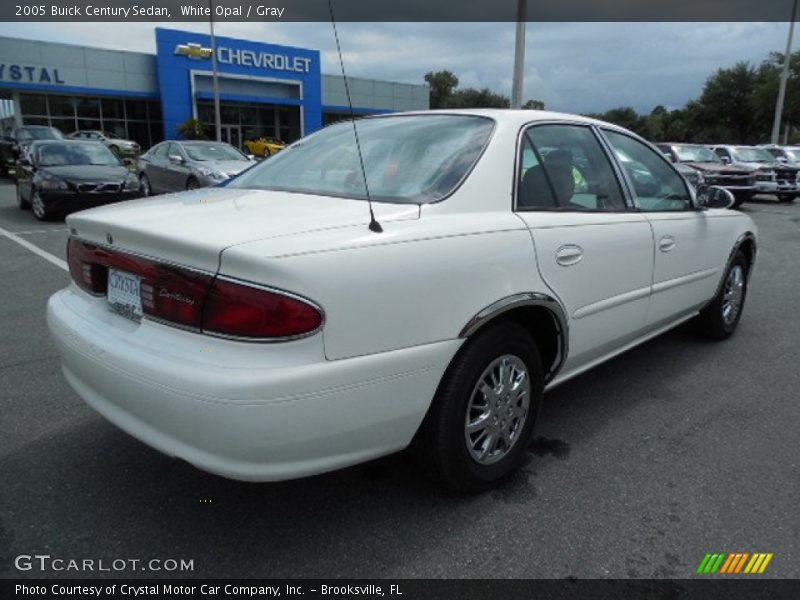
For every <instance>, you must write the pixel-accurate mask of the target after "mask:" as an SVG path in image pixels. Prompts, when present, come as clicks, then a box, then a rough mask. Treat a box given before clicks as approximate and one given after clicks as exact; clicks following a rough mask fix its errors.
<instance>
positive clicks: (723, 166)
mask: <svg viewBox="0 0 800 600" xmlns="http://www.w3.org/2000/svg"><path fill="white" fill-rule="evenodd" d="M657 147H658V148H659V150H661V152H663V153H664V155H665V156H667V157H668V158H669V159H670V160H671V161H672V162H673V163H675V165H676V166H678V165H680V169H679V170H681V172H682V174H684V176H685V177H686V178H687V179H689V181H690V183H692V184H693V185H695V186H697V185H698V184H699V183H705V184H707V185H717V186H720V187H723V188H725V189H727V190H729V191H730V192H731V193H733V195H734V197H735V199H736V202H735V204H734V207H738V206H741V204H742V203H744V202H746V201H747V200H749V199H750V198H751V197H752V196H753V195H755V194H771V195H774V196H777V198H778V200H779V201H781V202H791V201H793V200H794V199H795V198H796V197H798V196H800V161H798V156H800V149H795V148H792V147H783V146H733V145H725V144H719V145H710V146H703V145H700V144H677V143H662V144H657ZM687 169H689V170H692V171H695V173H689V172H688V171H687Z"/></svg>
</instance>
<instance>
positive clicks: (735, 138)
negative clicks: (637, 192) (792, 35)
mask: <svg viewBox="0 0 800 600" xmlns="http://www.w3.org/2000/svg"><path fill="white" fill-rule="evenodd" d="M782 68H783V55H782V54H779V53H777V52H773V53H771V54H770V55H769V57H768V58H767V59H766V60H764V61H763V62H762V63H761V65H759V66H757V67H756V66H753V65H751V64H749V63H745V62H739V63H736V64H735V65H733V66H732V67H728V68H724V69H718V70H717V71H716V72H715V73H714V74H712V75H711V76H710V77H709V78H708V79H707V80H706V83H705V85H704V86H703V92H702V93H701V94H700V97H699V98H697V99H695V100H690V101H689V102H687V103H686V106H684V107H683V108H680V109H676V110H668V109H667V108H665V107H663V106H656V107H655V108H654V109H653V110H652V112H651V113H650V114H649V115H647V116H641V115H638V114H637V113H636V111H634V110H633V109H631V108H630V107H625V108H614V109H612V110H609V111H606V112H604V113H602V114H592V115H587V116H591V117H595V118H598V119H601V120H604V121H609V122H611V123H616V124H618V125H621V126H622V127H627V128H629V129H631V130H633V131H635V132H637V133H639V134H640V135H642V136H644V137H646V138H647V139H649V140H651V141H654V142H697V143H718V144H725V143H729V144H759V143H764V142H766V141H768V140H769V137H770V134H771V132H772V119H773V116H774V111H775V100H776V98H777V96H778V84H779V80H780V72H781V69H782ZM782 124H783V126H784V127H785V126H786V125H787V124H788V126H789V131H790V132H791V133H790V136H789V140H790V142H792V141H793V140H794V141H800V133H796V130H797V128H798V126H800V51H797V52H795V53H793V54H792V58H791V64H790V65H789V79H788V81H787V86H786V104H785V106H784V110H783V123H782ZM782 134H783V130H782V131H781V135H782ZM792 143H793V142H792Z"/></svg>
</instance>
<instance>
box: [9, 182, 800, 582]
mask: <svg viewBox="0 0 800 600" xmlns="http://www.w3.org/2000/svg"><path fill="white" fill-rule="evenodd" d="M744 210H745V212H747V213H749V214H750V215H751V216H752V217H753V218H754V219H755V221H756V223H757V224H758V226H759V229H760V238H759V255H758V263H757V266H756V271H755V273H754V275H753V278H752V280H751V283H750V289H749V295H748V298H747V304H746V307H745V311H744V315H743V318H742V321H741V323H740V325H739V330H738V331H737V333H736V334H735V335H734V336H733V337H732V338H731V339H730V340H728V341H726V342H723V343H713V342H708V341H705V340H702V339H698V338H696V337H694V335H693V334H692V333H691V331H690V330H689V328H687V327H683V328H680V329H678V330H675V331H673V332H670V333H668V334H665V335H663V336H661V337H659V338H657V339H655V340H653V341H651V342H648V343H646V344H644V345H642V346H640V347H638V348H635V349H633V350H631V351H629V352H627V353H625V354H623V355H622V356H620V357H618V358H616V359H614V360H612V361H610V362H608V363H606V364H604V365H602V366H600V367H599V368H596V369H594V370H593V371H591V372H589V373H587V374H585V375H583V376H581V377H578V378H576V379H574V380H572V381H570V382H568V383H566V384H564V385H562V386H561V387H558V388H556V389H555V390H553V391H552V392H550V393H548V394H547V396H546V398H545V403H544V407H543V410H542V414H541V417H540V420H539V423H538V425H537V431H536V439H535V440H534V443H533V444H532V445H531V448H530V453H529V456H528V459H527V462H526V465H525V467H524V468H523V469H522V471H521V472H520V473H519V474H518V475H517V476H516V477H514V478H513V479H512V480H510V481H509V482H507V483H506V484H505V485H503V486H502V487H501V488H499V489H497V490H494V491H491V492H488V493H485V494H482V495H478V496H471V497H459V496H453V495H449V494H446V493H443V492H441V491H440V490H438V489H437V488H436V487H435V486H434V485H432V484H430V483H428V482H427V481H426V480H425V479H424V478H423V476H422V475H421V474H419V473H418V472H417V471H416V469H415V467H414V465H413V463H412V462H411V461H410V460H409V459H408V458H407V457H406V456H404V455H403V454H399V455H395V456H391V457H387V458H385V459H381V460H378V461H375V462H372V463H369V464H366V465H361V466H358V467H354V468H351V469H347V470H344V471H339V472H335V473H330V474H326V475H323V476H319V477H314V478H309V479H303V480H298V481H292V482H283V483H277V484H252V483H240V482H234V481H229V480H226V479H222V478H220V477H216V476H213V475H209V474H206V473H203V472H201V471H198V470H197V469H195V468H194V467H192V466H190V465H188V464H186V463H183V462H181V461H179V460H175V459H172V458H168V457H166V456H163V455H161V454H159V453H158V452H156V451H155V450H152V449H150V448H149V447H147V446H145V445H143V444H141V443H139V442H138V441H136V440H135V439H133V438H131V437H129V436H128V435H126V434H125V433H123V432H122V431H120V430H118V429H117V428H115V427H114V426H113V425H111V424H109V423H108V422H106V421H105V420H104V419H102V418H101V417H99V416H98V415H97V414H95V413H94V412H93V411H92V410H91V409H90V408H88V407H87V406H86V405H85V404H84V403H83V402H82V401H81V399H80V398H79V397H78V396H77V395H76V394H75V393H74V392H73V391H72V390H71V389H70V388H69V386H68V385H67V384H66V382H65V381H64V378H63V376H62V374H61V370H60V366H59V358H58V355H57V353H56V350H55V347H54V346H53V343H52V342H51V340H50V338H49V335H48V332H47V327H46V324H45V317H44V311H45V303H46V300H47V298H48V296H49V295H50V294H52V293H53V292H55V291H56V290H58V289H59V288H61V287H63V286H64V285H66V283H67V281H68V274H67V273H66V272H65V271H63V270H62V269H61V268H59V267H58V266H56V265H54V264H52V263H51V262H48V261H46V260H44V259H43V258H42V257H41V256H39V255H37V254H35V253H34V252H32V251H31V250H30V249H29V248H25V247H23V246H22V245H20V244H19V243H17V242H16V241H13V240H11V239H9V238H8V237H7V236H5V235H2V232H3V231H6V232H11V233H12V234H14V235H16V236H18V237H20V238H22V239H23V240H26V241H27V242H29V243H31V244H33V245H34V246H35V247H37V248H40V249H42V250H44V251H46V252H49V253H51V254H53V255H56V256H58V257H60V258H62V259H63V258H64V250H65V245H66V240H67V235H68V233H67V230H66V227H65V225H64V223H63V222H53V223H39V222H38V221H36V220H35V218H34V217H33V215H32V214H31V213H30V212H29V211H20V210H19V209H18V208H17V207H16V204H15V196H14V187H13V186H12V185H10V184H8V183H7V182H4V183H0V261H1V262H0V290H1V291H0V577H43V576H44V577H55V576H64V575H70V576H81V575H82V576H92V575H93V574H92V573H78V574H76V573H64V572H56V571H52V570H48V571H45V572H44V573H42V572H39V571H36V570H31V571H18V570H17V569H16V568H15V566H14V558H15V557H16V556H18V555H28V554H49V555H51V556H52V557H60V558H64V559H67V560H68V559H72V558H76V559H82V558H93V559H104V560H106V561H111V560H113V559H117V558H126V559H127V558H137V559H144V560H147V559H150V558H160V559H168V558H172V559H178V560H180V559H184V560H192V561H193V566H194V570H193V571H191V572H187V573H180V575H181V576H188V577H203V578H212V577H319V578H331V577H382V578H401V577H459V578H463V577H524V578H539V577H546V578H548V577H623V578H627V577H638V578H645V577H646V578H649V577H677V578H682V577H692V576H694V572H695V569H696V568H697V566H698V564H699V563H700V561H701V560H702V559H703V557H704V555H705V554H706V553H716V552H770V553H774V558H773V559H772V562H771V563H770V564H769V567H768V569H767V570H766V572H765V573H764V575H762V577H781V578H789V577H800V510H799V509H798V505H799V504H800V440H799V437H800V434H798V432H800V406H799V405H798V399H799V398H800V393H798V390H800V375H799V374H798V373H800V371H799V370H798V359H800V318H798V314H799V313H798V298H800V273H799V271H800V269H799V268H798V256H800V200H798V201H797V202H796V204H794V205H785V204H778V203H776V202H774V201H773V200H771V199H764V200H762V201H759V202H753V203H750V204H747V205H745V207H744ZM116 574H117V575H126V576H147V577H153V576H156V577H157V576H160V575H161V574H160V573H157V572H146V573H140V572H137V571H130V570H126V571H122V572H119V573H116ZM94 575H96V576H108V573H95V574H94Z"/></svg>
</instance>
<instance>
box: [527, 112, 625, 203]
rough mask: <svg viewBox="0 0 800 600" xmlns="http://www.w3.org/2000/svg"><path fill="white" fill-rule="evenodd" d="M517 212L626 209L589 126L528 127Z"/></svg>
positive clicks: (612, 172) (609, 168) (608, 165)
mask: <svg viewBox="0 0 800 600" xmlns="http://www.w3.org/2000/svg"><path fill="white" fill-rule="evenodd" d="M521 152H522V155H521V157H520V161H519V165H520V171H519V174H518V181H517V183H518V186H517V208H518V209H519V210H588V211H604V210H624V209H625V201H624V199H623V196H622V191H621V189H620V187H619V183H618V182H617V179H616V177H615V176H614V171H613V169H612V168H611V164H610V163H609V161H608V158H607V156H606V154H605V152H604V151H603V148H602V146H601V145H600V142H599V141H598V139H597V138H596V137H595V135H594V133H593V132H592V130H591V129H589V128H588V127H583V126H580V125H540V126H533V127H531V128H529V129H528V130H527V131H526V132H525V134H524V136H523V142H522V148H521Z"/></svg>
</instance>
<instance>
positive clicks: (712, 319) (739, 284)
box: [695, 250, 750, 340]
mask: <svg viewBox="0 0 800 600" xmlns="http://www.w3.org/2000/svg"><path fill="white" fill-rule="evenodd" d="M749 269H750V264H749V262H748V260H747V257H746V256H745V255H744V253H743V252H742V251H741V250H738V251H737V252H736V254H735V255H734V256H733V260H731V261H730V264H729V265H728V268H727V270H726V271H725V275H724V278H723V280H722V285H721V286H720V289H719V291H718V292H717V295H716V296H714V299H713V300H712V301H711V303H710V304H709V305H708V306H706V307H705V308H704V309H703V310H701V311H700V314H699V315H698V316H697V317H696V319H695V322H696V325H697V326H698V330H699V332H700V333H701V334H703V335H704V336H705V337H708V338H710V339H713V340H725V339H728V338H729V337H730V336H731V335H733V332H734V331H736V326H737V325H738V324H739V319H740V318H741V317H742V311H743V310H744V304H745V299H746V298H747V276H748V272H749ZM730 311H733V312H730Z"/></svg>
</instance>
